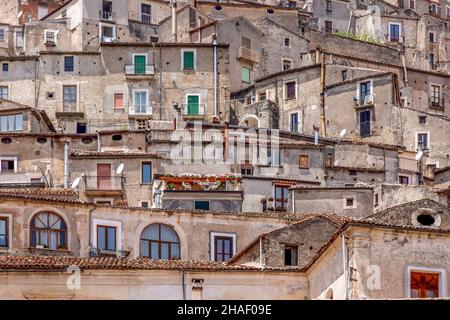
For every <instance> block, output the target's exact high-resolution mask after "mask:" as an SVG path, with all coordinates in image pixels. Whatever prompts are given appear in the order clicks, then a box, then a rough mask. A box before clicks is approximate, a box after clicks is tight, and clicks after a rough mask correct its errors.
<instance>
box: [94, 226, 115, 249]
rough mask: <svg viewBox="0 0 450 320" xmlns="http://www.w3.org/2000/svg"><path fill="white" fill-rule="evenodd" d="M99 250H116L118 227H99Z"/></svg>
mask: <svg viewBox="0 0 450 320" xmlns="http://www.w3.org/2000/svg"><path fill="white" fill-rule="evenodd" d="M97 248H98V249H100V250H110V251H115V250H116V227H112V226H102V225H97Z"/></svg>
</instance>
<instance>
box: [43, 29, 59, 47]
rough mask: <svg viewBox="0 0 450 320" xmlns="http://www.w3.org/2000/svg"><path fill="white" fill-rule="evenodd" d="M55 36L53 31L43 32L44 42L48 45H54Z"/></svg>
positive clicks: (55, 32)
mask: <svg viewBox="0 0 450 320" xmlns="http://www.w3.org/2000/svg"><path fill="white" fill-rule="evenodd" d="M56 34H57V31H55V30H44V42H45V44H48V45H56Z"/></svg>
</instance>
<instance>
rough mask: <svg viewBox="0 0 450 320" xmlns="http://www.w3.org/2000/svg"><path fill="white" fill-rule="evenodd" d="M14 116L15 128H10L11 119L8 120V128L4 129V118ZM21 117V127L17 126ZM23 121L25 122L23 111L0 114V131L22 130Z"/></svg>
mask: <svg viewBox="0 0 450 320" xmlns="http://www.w3.org/2000/svg"><path fill="white" fill-rule="evenodd" d="M9 117H14V129H11V128H9V120H8V119H7V120H6V124H7V127H8V128H6V130H3V128H2V123H3V118H9ZM18 117H21V127H20V128H18V127H17V118H18ZM23 123H24V115H23V113H12V114H4V115H1V116H0V132H21V131H23V127H24V126H23Z"/></svg>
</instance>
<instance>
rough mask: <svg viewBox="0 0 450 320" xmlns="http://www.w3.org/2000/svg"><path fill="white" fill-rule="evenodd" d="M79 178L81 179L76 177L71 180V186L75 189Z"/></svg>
mask: <svg viewBox="0 0 450 320" xmlns="http://www.w3.org/2000/svg"><path fill="white" fill-rule="evenodd" d="M80 180H81V177H78V178H76V179H75V180H73V182H72V187H71V188H72V189H75V188H76V187H77V186H78V185H79V184H80Z"/></svg>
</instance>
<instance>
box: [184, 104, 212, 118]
mask: <svg viewBox="0 0 450 320" xmlns="http://www.w3.org/2000/svg"><path fill="white" fill-rule="evenodd" d="M205 109H206V106H205V104H203V103H197V104H187V103H183V104H182V113H183V115H186V116H202V115H205Z"/></svg>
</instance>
